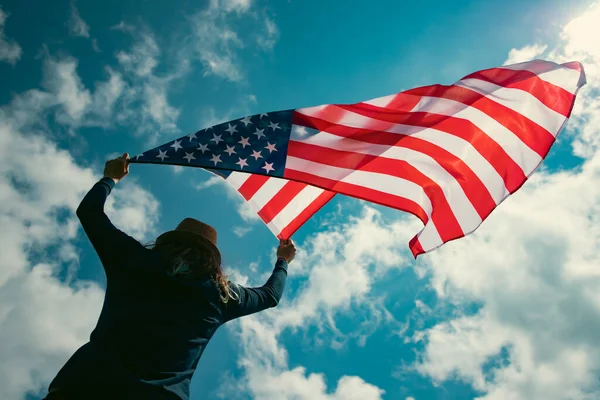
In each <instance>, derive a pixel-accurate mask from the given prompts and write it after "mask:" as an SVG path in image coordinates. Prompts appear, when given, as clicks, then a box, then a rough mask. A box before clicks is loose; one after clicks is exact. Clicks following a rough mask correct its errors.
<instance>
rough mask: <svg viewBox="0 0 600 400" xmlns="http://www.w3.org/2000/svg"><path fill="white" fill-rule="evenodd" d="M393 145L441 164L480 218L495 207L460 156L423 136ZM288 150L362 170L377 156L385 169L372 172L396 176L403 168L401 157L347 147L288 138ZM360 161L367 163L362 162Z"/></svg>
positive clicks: (289, 152)
mask: <svg viewBox="0 0 600 400" xmlns="http://www.w3.org/2000/svg"><path fill="white" fill-rule="evenodd" d="M344 140H346V139H343V138H342V139H340V141H344ZM395 147H399V148H407V149H410V150H413V151H415V152H418V153H421V154H425V155H427V156H429V157H431V158H433V159H434V160H435V161H436V162H437V163H438V164H439V165H440V166H441V167H442V168H444V169H445V170H446V171H447V172H448V173H449V174H450V175H452V176H453V177H454V179H455V180H456V182H457V183H458V184H459V185H460V186H461V187H462V189H463V190H464V192H465V195H466V196H467V197H468V199H469V201H470V202H471V204H473V207H474V208H475V210H476V211H477V213H478V214H479V216H480V217H481V219H485V218H486V217H487V216H488V215H489V213H490V212H491V211H492V210H493V209H494V207H496V202H495V201H494V199H493V198H492V196H491V195H490V193H489V191H488V188H487V187H486V186H485V184H484V183H483V182H482V181H481V179H480V178H479V176H477V174H475V172H473V170H471V168H469V166H468V165H467V164H465V162H464V161H463V160H461V159H460V158H458V157H456V156H455V155H453V154H452V153H450V152H448V151H446V150H444V149H443V148H441V147H439V146H437V145H435V144H432V143H430V142H428V141H426V140H422V139H419V138H414V137H411V136H408V137H405V138H404V139H403V140H402V141H401V142H400V144H399V145H398V146H395ZM288 154H289V155H290V156H294V157H298V158H305V159H309V160H311V161H315V162H319V163H321V164H328V165H335V166H339V167H342V168H348V169H361V170H365V171H366V170H368V168H371V167H372V166H374V165H377V162H375V163H374V160H375V159H377V160H379V159H381V160H382V161H383V160H385V162H384V163H382V167H383V166H385V167H387V168H388V169H379V170H377V171H374V172H378V173H382V174H386V175H392V176H400V175H397V174H398V173H397V172H396V171H403V172H404V171H405V169H404V168H405V166H404V165H403V164H397V163H398V162H402V163H405V161H400V160H396V159H393V158H388V157H385V156H383V157H382V156H379V155H366V154H362V153H354V152H350V151H342V150H332V149H329V148H326V147H320V146H318V145H312V144H308V143H303V142H296V141H290V144H289V147H288ZM363 164H368V165H366V166H363ZM409 165H410V164H409ZM413 169H415V170H418V169H417V168H416V167H413ZM421 175H422V174H421ZM422 176H424V175H422ZM402 177H404V175H402ZM407 179H408V180H411V181H412V182H415V183H416V184H418V185H421V183H420V181H419V180H412V179H411V178H409V177H407ZM432 182H433V181H432ZM442 195H443V192H442Z"/></svg>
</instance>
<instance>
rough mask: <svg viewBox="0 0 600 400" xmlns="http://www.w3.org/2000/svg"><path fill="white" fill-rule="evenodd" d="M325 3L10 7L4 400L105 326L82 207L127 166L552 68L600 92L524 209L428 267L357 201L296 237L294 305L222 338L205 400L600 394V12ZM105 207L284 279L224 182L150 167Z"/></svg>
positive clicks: (130, 228)
mask: <svg viewBox="0 0 600 400" xmlns="http://www.w3.org/2000/svg"><path fill="white" fill-rule="evenodd" d="M325 3H326V4H325ZM325 3H324V2H320V1H312V0H307V1H296V0H290V1H277V2H276V1H272V2H264V1H262V2H261V1H252V0H214V1H209V2H206V1H204V2H203V1H199V2H191V1H187V0H173V1H170V2H158V1H148V0H130V1H116V0H109V1H105V2H101V3H100V2H91V1H88V2H84V1H78V2H69V1H57V2H42V1H34V2H27V4H26V3H25V2H22V1H14V0H9V1H4V2H2V3H0V10H1V11H0V83H1V84H0V204H2V207H1V208H0V226H1V227H2V230H1V231H0V343H4V344H5V345H4V346H0V398H2V399H7V400H12V399H25V398H26V399H30V400H33V399H39V398H41V397H43V396H44V394H45V393H46V390H47V385H48V384H49V382H50V380H51V379H52V378H53V377H54V376H55V374H56V372H57V371H58V369H59V368H60V367H61V366H62V365H63V364H64V362H65V361H66V360H67V359H68V358H69V357H70V355H71V354H72V353H73V352H74V351H75V350H76V349H77V348H78V347H79V346H80V345H82V344H83V343H85V341H87V339H88V338H89V333H90V332H91V330H92V329H93V327H94V325H95V323H96V320H97V317H98V314H99V311H100V308H101V305H102V300H103V295H104V287H105V283H106V279H105V275H104V272H103V270H102V266H101V264H100V261H99V260H98V258H97V256H96V254H95V252H94V250H93V248H92V247H91V246H90V244H89V242H88V241H87V238H86V237H85V234H84V232H83V231H82V230H81V228H80V225H79V222H78V221H77V218H76V216H75V214H74V210H75V209H76V208H77V205H78V204H79V202H80V201H81V198H82V197H83V195H84V194H85V193H86V192H87V190H89V189H90V188H91V186H92V185H93V184H94V183H95V182H96V181H97V180H99V179H100V178H101V177H102V169H103V166H104V162H105V161H106V160H107V159H108V158H111V157H114V156H116V155H120V154H122V153H123V152H129V153H130V154H132V155H133V154H138V153H141V152H142V151H144V150H146V149H148V148H151V147H154V146H156V145H158V144H161V143H164V142H166V141H168V140H171V139H173V138H176V137H179V136H182V135H183V134H187V133H191V132H193V131H196V130H199V129H201V128H204V127H207V126H210V125H212V124H215V123H218V122H223V121H227V120H229V119H234V118H239V117H242V116H245V115H251V114H256V113H261V112H268V111H276V110H283V109H290V108H299V107H307V106H313V105H319V104H326V103H353V102H357V101H363V100H367V99H371V98H375V97H380V96H384V95H388V94H392V93H396V92H399V91H402V90H406V89H409V88H412V87H416V86H421V85H429V84H435V83H442V84H449V83H452V82H454V81H456V80H458V79H460V78H461V77H463V76H465V75H467V74H469V73H471V72H473V71H476V70H478V69H483V68H489V67H494V66H499V65H502V64H504V63H511V62H519V61H526V60H530V59H533V58H538V57H539V58H544V59H548V60H552V61H557V62H565V61H580V62H582V63H583V65H584V67H585V68H586V73H587V80H588V84H587V86H586V87H584V88H583V89H582V90H581V92H580V94H579V97H578V99H577V103H576V106H575V109H574V113H573V118H572V119H571V121H570V122H569V124H568V126H567V128H566V129H565V130H564V131H563V132H562V133H561V134H560V136H559V139H558V141H557V143H556V144H555V146H554V147H553V148H552V150H551V152H550V155H549V156H548V158H547V159H546V161H545V162H544V163H543V165H542V167H541V168H540V170H538V172H537V173H536V174H535V175H534V176H533V177H532V178H531V179H530V181H529V182H527V183H526V185H525V186H524V187H523V188H522V189H521V190H520V191H519V192H518V193H517V194H515V195H514V196H512V197H511V198H510V199H509V200H507V201H505V202H504V203H503V204H502V205H501V206H500V207H499V208H498V209H497V210H495V211H494V212H493V213H492V215H491V216H490V217H489V218H488V219H487V220H486V221H485V222H484V224H483V225H482V226H481V228H479V229H478V230H477V231H476V232H475V233H474V234H472V235H470V236H469V237H467V238H464V239H460V240H457V241H455V242H452V243H449V244H447V245H445V246H444V247H443V248H441V249H439V250H437V251H435V252H433V253H431V254H428V255H425V256H422V257H420V258H419V259H418V260H417V261H415V260H414V259H413V258H412V256H411V254H410V252H409V250H408V241H409V240H410V238H411V237H412V236H414V234H415V233H416V232H417V231H418V230H419V229H420V228H421V223H420V222H419V221H418V220H416V218H413V217H412V216H409V215H407V214H404V213H401V212H398V211H395V210H391V209H386V208H383V207H379V206H373V205H370V204H368V203H365V202H362V201H357V200H354V199H350V198H347V197H343V196H336V198H335V199H334V200H333V201H332V202H330V203H329V204H328V205H327V206H326V207H324V208H323V209H322V210H321V211H320V212H319V213H318V214H316V215H315V216H314V217H313V218H312V219H311V220H310V221H309V222H308V223H307V224H306V225H304V226H303V227H302V228H301V229H300V230H299V231H298V232H297V233H296V235H295V236H294V240H295V242H296V243H297V246H298V248H299V252H298V256H297V259H296V260H295V261H294V262H293V263H292V264H291V265H290V273H289V280H288V286H287V288H286V292H285V295H284V299H283V300H282V301H281V303H280V305H279V306H278V307H277V308H276V309H272V310H269V311H267V312H264V313H261V314H260V315H256V316H252V317H248V318H243V319H241V320H238V321H235V322H233V323H231V324H228V325H227V326H224V327H222V328H220V329H219V331H218V332H217V334H216V335H215V337H214V338H213V339H212V341H211V342H210V344H209V345H208V347H207V350H206V352H205V354H204V356H203V358H202V359H201V361H200V364H199V366H198V369H197V372H196V374H195V377H194V380H193V382H192V397H191V398H192V399H211V400H213V399H220V398H227V399H267V400H270V399H273V400H280V399H307V400H315V399H316V400H320V399H324V400H334V399H335V400H352V399H360V400H376V399H399V400H414V399H417V400H422V399H435V400H437V399H440V400H441V399H474V398H481V399H487V400H492V399H493V400H495V399H507V398H514V399H550V400H552V399H557V400H558V399H565V398H569V399H595V398H598V397H599V396H600V387H599V385H598V382H597V375H598V372H599V371H600V361H599V360H600V339H598V335H597V332H598V328H600V326H599V325H600V322H599V321H600V296H598V293H600V290H599V289H600V273H599V272H598V269H597V266H598V265H599V264H600V252H599V251H598V250H599V249H600V229H599V228H598V226H599V225H598V219H599V217H598V216H599V215H600V214H599V213H598V212H599V211H600V184H599V183H600V140H599V139H598V138H599V137H600V136H599V135H598V133H600V132H599V131H600V128H599V127H600V100H598V99H599V98H600V96H599V94H600V75H599V73H600V71H599V66H600V39H599V38H600V30H599V29H600V28H598V26H597V25H598V24H597V22H596V21H598V20H600V4H599V3H595V2H592V1H588V0H573V1H570V2H564V1H559V0H545V1H542V0H532V1H527V2H522V1H516V0H507V1H500V0H490V1H485V2H480V1H467V0H465V1H458V0H455V1H431V2H428V3H427V4H424V3H421V4H419V3H417V2H405V1H391V0H390V1H386V0H381V1H376V2H371V3H369V6H368V7H367V6H365V2H363V1H358V0H351V1H331V2H325ZM106 210H107V214H108V215H109V217H110V218H111V219H112V220H113V222H114V223H115V225H117V226H118V227H119V228H121V229H123V230H124V231H126V232H127V233H129V234H131V235H132V236H134V237H136V238H137V239H139V240H140V241H142V242H144V243H146V242H149V241H151V240H153V239H154V238H156V237H157V236H158V235H159V234H160V233H161V232H164V231H166V230H170V229H172V228H173V227H174V226H176V225H177V223H178V222H179V221H180V220H181V219H183V218H185V217H188V216H190V217H194V218H198V219H201V220H203V221H205V222H207V223H209V224H211V225H213V226H215V228H217V230H218V232H219V247H220V248H221V251H222V253H223V256H224V257H223V258H224V263H225V265H226V267H227V268H226V269H227V271H228V273H230V274H231V279H232V280H234V281H236V282H239V283H242V284H252V285H254V284H262V282H263V281H264V280H265V279H266V277H267V275H268V273H269V272H270V271H271V268H272V266H273V264H274V261H275V257H274V255H275V248H276V245H277V241H276V239H275V238H274V237H273V235H272V234H271V233H270V232H269V231H268V229H267V228H266V227H265V226H264V225H263V224H262V222H260V221H259V220H258V218H257V217H256V216H255V215H253V214H252V212H250V211H249V210H248V209H247V208H246V207H244V204H243V203H242V201H241V199H240V198H239V196H238V195H237V194H236V193H235V192H234V191H233V190H232V189H230V188H228V187H227V186H226V185H225V184H224V183H223V182H222V181H221V180H220V178H215V177H211V175H210V174H209V173H207V172H204V171H200V170H197V169H192V168H181V167H171V166H160V165H132V167H131V172H130V175H129V176H128V177H127V178H125V179H124V180H123V181H122V182H120V183H119V184H118V185H117V187H116V189H115V190H114V191H113V193H112V194H111V196H110V198H109V201H108V202H107V206H106Z"/></svg>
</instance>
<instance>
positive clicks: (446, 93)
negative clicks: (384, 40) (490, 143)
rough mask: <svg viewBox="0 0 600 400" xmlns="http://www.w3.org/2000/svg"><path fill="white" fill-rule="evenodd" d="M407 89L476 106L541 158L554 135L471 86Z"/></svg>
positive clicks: (423, 94)
mask: <svg viewBox="0 0 600 400" xmlns="http://www.w3.org/2000/svg"><path fill="white" fill-rule="evenodd" d="M409 92H410V93H412V94H416V95H420V96H429V97H437V98H441V99H449V100H454V101H457V102H460V103H462V104H465V105H467V106H470V107H473V108H475V109H478V110H480V111H482V112H484V113H486V114H487V115H489V116H490V117H492V118H494V119H495V120H496V121H497V122H498V123H500V124H502V125H504V126H505V127H506V128H507V129H509V130H510V131H511V132H512V133H513V134H514V135H515V136H517V137H518V138H519V139H521V141H522V142H523V143H525V144H526V145H527V146H529V148H531V149H532V150H533V151H535V152H536V153H538V154H539V155H540V156H541V157H542V158H543V157H545V155H546V154H547V153H548V150H549V149H550V146H552V144H553V143H554V140H555V139H554V136H553V135H552V134H551V133H550V132H548V131H547V130H546V129H544V128H543V127H541V126H539V125H538V124H536V123H535V122H533V121H532V120H530V119H529V118H527V117H525V116H524V115H521V114H519V113H518V112H516V111H513V110H511V109H510V108H508V107H506V106H503V105H502V104H498V103H496V102H495V101H493V100H491V99H489V98H488V97H486V96H485V95H482V94H479V93H477V92H475V91H473V90H470V89H467V88H464V87H458V86H442V85H434V86H428V87H422V88H416V89H411V90H409Z"/></svg>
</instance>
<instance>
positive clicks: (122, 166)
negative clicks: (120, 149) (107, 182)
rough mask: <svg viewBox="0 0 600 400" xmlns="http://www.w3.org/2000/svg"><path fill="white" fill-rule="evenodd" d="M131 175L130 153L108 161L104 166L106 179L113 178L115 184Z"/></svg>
mask: <svg viewBox="0 0 600 400" xmlns="http://www.w3.org/2000/svg"><path fill="white" fill-rule="evenodd" d="M128 173H129V153H124V154H123V155H122V156H121V157H118V158H115V159H113V160H108V161H107V162H106V165H105V166H104V177H105V178H112V180H113V181H115V183H117V182H119V181H120V180H121V179H123V178H125V177H126V176H127V174H128Z"/></svg>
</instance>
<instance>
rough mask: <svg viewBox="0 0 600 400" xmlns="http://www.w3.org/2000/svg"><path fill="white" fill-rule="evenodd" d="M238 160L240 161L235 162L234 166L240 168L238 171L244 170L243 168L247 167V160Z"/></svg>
mask: <svg viewBox="0 0 600 400" xmlns="http://www.w3.org/2000/svg"><path fill="white" fill-rule="evenodd" d="M238 158H239V159H240V161H238V162H236V164H237V165H239V166H240V169H244V167H247V166H248V163H247V162H246V160H247V158H241V157H238Z"/></svg>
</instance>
